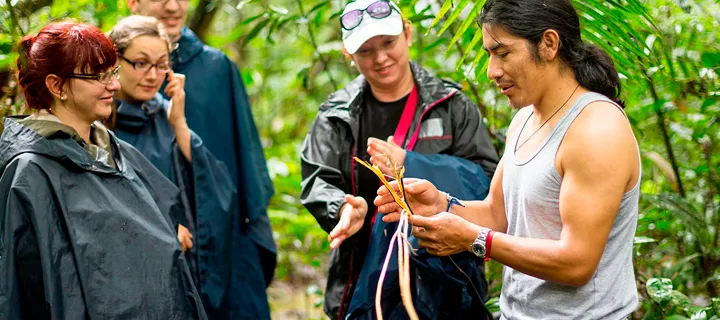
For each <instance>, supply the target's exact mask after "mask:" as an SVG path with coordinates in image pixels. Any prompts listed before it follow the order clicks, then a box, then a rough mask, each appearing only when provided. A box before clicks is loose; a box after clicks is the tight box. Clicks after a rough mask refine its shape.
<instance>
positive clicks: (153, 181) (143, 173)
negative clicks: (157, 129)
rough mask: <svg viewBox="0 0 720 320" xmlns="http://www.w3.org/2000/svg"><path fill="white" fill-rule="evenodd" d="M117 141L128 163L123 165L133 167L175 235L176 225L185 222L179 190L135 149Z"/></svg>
mask: <svg viewBox="0 0 720 320" xmlns="http://www.w3.org/2000/svg"><path fill="white" fill-rule="evenodd" d="M118 141H119V150H120V152H122V153H123V155H124V156H125V158H126V159H127V160H128V162H129V163H126V164H125V165H131V166H132V167H133V169H134V170H135V173H136V174H137V176H138V178H139V179H140V181H141V182H142V184H143V185H144V186H145V188H147V190H148V191H149V192H150V196H152V198H153V200H155V203H156V204H157V206H158V208H159V209H160V212H161V213H162V214H163V216H164V218H165V220H166V221H167V222H168V225H169V226H170V227H171V228H172V230H174V232H175V233H177V230H178V224H181V223H183V221H184V220H185V207H184V206H183V204H182V199H181V196H180V189H178V188H177V187H176V186H175V184H173V183H172V182H171V181H170V180H168V178H167V177H165V176H164V175H163V174H162V172H160V170H158V169H157V168H155V166H154V165H153V164H152V163H151V162H150V160H148V159H147V158H145V156H143V155H142V153H140V151H138V150H137V149H135V147H133V146H131V145H130V144H128V143H126V142H124V141H121V140H119V139H118Z"/></svg>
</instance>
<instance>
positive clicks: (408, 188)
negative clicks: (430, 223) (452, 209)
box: [373, 178, 447, 223]
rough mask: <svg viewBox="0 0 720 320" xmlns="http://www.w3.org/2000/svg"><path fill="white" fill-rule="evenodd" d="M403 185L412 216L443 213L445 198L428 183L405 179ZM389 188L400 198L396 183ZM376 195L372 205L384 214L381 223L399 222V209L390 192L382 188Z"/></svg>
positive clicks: (445, 205)
mask: <svg viewBox="0 0 720 320" xmlns="http://www.w3.org/2000/svg"><path fill="white" fill-rule="evenodd" d="M403 183H404V184H405V195H406V196H407V197H408V200H407V202H408V205H409V206H410V209H411V210H412V211H413V213H414V214H416V215H421V216H431V215H434V214H436V213H438V212H442V211H445V208H447V198H446V197H445V195H444V194H443V193H441V192H440V191H438V189H437V188H435V186H434V185H433V184H432V183H430V181H427V180H422V179H415V178H407V179H403ZM390 186H391V187H392V188H394V189H395V193H397V194H398V195H400V196H401V194H400V189H398V182H397V181H392V182H390ZM377 194H378V196H377V197H376V198H375V201H373V203H374V204H375V205H376V206H377V208H378V212H379V213H382V214H384V216H383V221H384V222H386V223H391V222H396V221H399V220H400V210H401V208H400V206H399V205H398V204H397V203H395V200H394V199H393V197H392V195H391V194H390V191H389V190H388V189H387V188H386V187H385V186H382V187H380V189H378V191H377Z"/></svg>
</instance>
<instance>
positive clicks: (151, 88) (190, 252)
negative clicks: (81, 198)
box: [106, 16, 237, 317]
mask: <svg viewBox="0 0 720 320" xmlns="http://www.w3.org/2000/svg"><path fill="white" fill-rule="evenodd" d="M108 35H109V37H110V40H112V41H113V43H115V47H116V48H117V51H118V57H119V59H118V65H119V66H120V67H121V68H120V79H119V80H120V85H121V89H120V90H119V91H116V92H115V98H116V108H115V112H114V114H113V116H111V117H110V118H109V119H108V121H106V123H107V124H108V127H110V128H111V129H112V130H113V131H114V132H115V134H116V135H117V136H118V138H120V139H122V140H123V141H126V142H128V143H130V144H131V145H133V146H134V147H135V148H137V149H138V150H139V151H140V152H141V153H142V154H143V155H144V156H145V157H146V158H147V159H148V160H150V162H152V164H153V165H155V167H156V168H157V169H158V170H160V172H162V173H163V175H164V176H165V177H167V178H168V179H170V181H172V182H173V183H174V184H175V185H176V186H177V187H178V188H179V189H180V191H181V200H182V201H183V208H185V213H184V215H183V219H182V220H181V222H180V226H179V227H178V238H179V241H180V244H181V245H182V248H183V251H185V255H186V256H187V260H188V263H189V265H190V271H191V273H192V275H193V279H194V280H195V286H196V287H197V288H198V290H199V291H200V295H201V297H202V299H203V304H204V305H205V309H206V311H207V313H208V315H210V316H211V317H212V315H213V314H215V313H217V312H218V311H219V310H218V309H220V308H221V307H222V306H221V304H222V300H223V297H224V295H225V294H226V293H227V284H228V283H229V282H230V281H229V280H230V272H231V269H230V268H231V261H230V257H231V252H232V250H233V249H232V246H231V242H230V240H231V238H230V236H231V234H232V218H233V216H232V214H233V212H234V211H235V210H236V209H237V207H236V206H237V204H236V202H235V201H236V196H237V191H236V190H235V186H234V185H233V183H232V181H231V180H230V177H229V176H230V174H229V173H228V171H227V167H226V166H225V164H224V163H222V162H220V161H219V160H217V159H216V158H215V156H214V155H213V154H212V153H211V152H210V151H208V149H207V148H206V147H205V145H204V144H203V141H202V139H200V137H199V136H198V135H196V134H195V133H193V132H192V131H191V130H190V129H189V128H188V125H187V120H186V118H185V91H184V80H185V78H184V76H183V75H181V74H175V73H173V71H172V63H171V62H170V61H169V57H170V51H171V50H170V48H171V42H170V38H169V37H168V35H167V32H166V31H165V27H164V26H163V25H162V24H161V23H160V22H159V21H158V20H157V19H155V18H153V17H146V16H131V17H127V18H125V19H123V20H121V21H120V22H118V24H116V25H115V26H114V27H113V29H112V30H111V31H110V32H109V33H108ZM166 76H167V78H168V83H169V84H168V85H167V86H166V87H165V90H164V91H165V93H167V94H168V95H169V96H170V97H171V100H168V99H165V98H164V97H163V96H162V95H161V94H160V93H159V90H160V86H161V85H162V83H163V81H164V80H165V78H166Z"/></svg>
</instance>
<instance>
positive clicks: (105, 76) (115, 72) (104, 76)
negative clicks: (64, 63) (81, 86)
mask: <svg viewBox="0 0 720 320" xmlns="http://www.w3.org/2000/svg"><path fill="white" fill-rule="evenodd" d="M68 78H76V79H88V80H97V81H98V82H100V83H102V84H110V82H112V81H113V78H115V79H119V78H120V66H115V68H114V69H112V70H110V71H107V72H103V73H96V74H84V73H72V74H70V76H68Z"/></svg>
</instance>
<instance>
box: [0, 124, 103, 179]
mask: <svg viewBox="0 0 720 320" xmlns="http://www.w3.org/2000/svg"><path fill="white" fill-rule="evenodd" d="M23 118H24V116H23V117H6V118H5V121H4V125H5V130H4V131H3V133H2V136H0V169H4V168H5V166H7V165H8V163H10V161H12V159H14V158H15V157H16V156H18V155H20V154H23V153H34V154H39V155H42V156H45V157H48V158H51V159H54V160H56V161H58V162H61V163H65V164H68V165H73V166H76V167H79V168H81V169H85V170H91V171H99V172H107V173H111V172H116V169H115V168H112V167H110V166H108V165H106V164H105V163H103V162H99V161H95V160H94V159H93V158H92V157H91V156H90V153H88V152H87V151H86V150H85V149H84V148H83V147H82V146H81V145H80V143H79V142H78V141H76V140H75V139H73V137H71V136H70V135H63V134H61V133H59V134H57V135H55V136H54V137H53V138H52V139H48V138H45V137H43V136H41V135H40V134H38V133H37V132H35V131H34V130H33V129H30V128H28V127H26V126H24V125H22V124H21V123H19V122H18V121H19V120H22V119H23ZM109 133H110V132H109ZM110 140H111V141H112V142H111V143H116V142H115V136H114V135H113V134H112V133H110Z"/></svg>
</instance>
